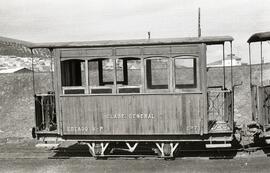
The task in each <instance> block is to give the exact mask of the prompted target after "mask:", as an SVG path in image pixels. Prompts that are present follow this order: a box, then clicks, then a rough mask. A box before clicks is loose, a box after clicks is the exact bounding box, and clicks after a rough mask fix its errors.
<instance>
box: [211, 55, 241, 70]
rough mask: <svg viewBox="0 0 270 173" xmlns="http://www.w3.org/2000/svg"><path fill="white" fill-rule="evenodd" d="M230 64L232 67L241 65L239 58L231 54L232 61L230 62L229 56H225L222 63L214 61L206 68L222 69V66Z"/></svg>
mask: <svg viewBox="0 0 270 173" xmlns="http://www.w3.org/2000/svg"><path fill="white" fill-rule="evenodd" d="M231 63H232V66H240V65H242V62H241V58H240V57H237V56H235V54H232V61H231V55H230V54H229V55H227V57H225V60H224V61H223V60H219V61H215V62H212V63H209V64H208V65H207V66H208V67H222V66H223V64H224V66H231Z"/></svg>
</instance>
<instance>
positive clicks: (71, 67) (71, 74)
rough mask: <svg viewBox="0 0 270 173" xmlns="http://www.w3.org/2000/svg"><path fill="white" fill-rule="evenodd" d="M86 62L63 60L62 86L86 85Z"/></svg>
mask: <svg viewBox="0 0 270 173" xmlns="http://www.w3.org/2000/svg"><path fill="white" fill-rule="evenodd" d="M84 67H85V62H84V61H83V60H67V61H62V62H61V79H62V86H85V68H84Z"/></svg>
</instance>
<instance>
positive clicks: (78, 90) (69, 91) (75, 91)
mask: <svg viewBox="0 0 270 173" xmlns="http://www.w3.org/2000/svg"><path fill="white" fill-rule="evenodd" d="M64 94H84V89H70V90H69V89H65V90H64Z"/></svg>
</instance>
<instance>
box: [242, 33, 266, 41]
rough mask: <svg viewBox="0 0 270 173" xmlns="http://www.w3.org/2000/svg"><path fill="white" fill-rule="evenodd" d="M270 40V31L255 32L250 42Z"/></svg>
mask: <svg viewBox="0 0 270 173" xmlns="http://www.w3.org/2000/svg"><path fill="white" fill-rule="evenodd" d="M268 40H270V32H259V33H255V34H253V35H252V36H251V37H250V38H249V39H248V41H247V42H248V43H252V42H259V41H268Z"/></svg>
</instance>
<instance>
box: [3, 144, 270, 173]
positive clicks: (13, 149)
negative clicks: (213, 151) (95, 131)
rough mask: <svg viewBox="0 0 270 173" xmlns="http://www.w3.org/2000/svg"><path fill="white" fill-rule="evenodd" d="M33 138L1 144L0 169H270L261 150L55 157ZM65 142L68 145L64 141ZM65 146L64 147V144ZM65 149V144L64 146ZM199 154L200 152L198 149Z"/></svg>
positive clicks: (114, 172)
mask: <svg viewBox="0 0 270 173" xmlns="http://www.w3.org/2000/svg"><path fill="white" fill-rule="evenodd" d="M35 145H36V141H34V140H29V141H28V142H26V141H24V142H19V143H5V144H4V143H2V144H0V172H4V173H6V172H7V173H9V172H12V173H13V172H18V173H19V172H20V173H21V172H27V173H31V172H35V173H44V172H48V173H62V172H64V173H69V172H80V173H83V172H88V173H89V172H94V173H99V172H102V173H103V172H104V173H105V172H112V173H119V172H125V173H126V172H129V173H135V172H140V173H143V172H155V173H159V172H162V173H164V172H189V173H190V172H245V173H246V172H269V170H270V159H269V157H267V156H266V155H265V154H264V153H263V152H262V151H259V152H255V153H251V154H248V153H239V154H237V155H236V156H235V157H234V158H232V159H209V157H177V158H176V159H175V160H169V161H168V160H164V159H159V158H153V157H149V158H147V157H146V158H139V159H134V158H123V157H122V158H109V159H108V160H96V159H94V158H93V157H90V156H89V155H87V156H86V155H77V156H73V157H66V158H63V157H62V158H57V157H54V156H55V153H54V152H52V151H51V150H49V149H47V148H37V147H35ZM67 146H68V145H67ZM67 146H66V147H67ZM67 149H68V148H67ZM198 155H199V153H198Z"/></svg>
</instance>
